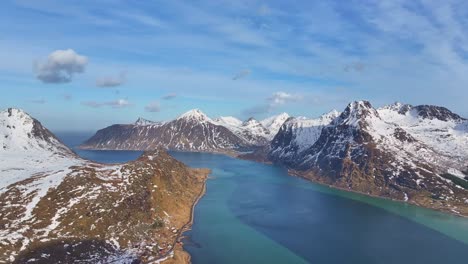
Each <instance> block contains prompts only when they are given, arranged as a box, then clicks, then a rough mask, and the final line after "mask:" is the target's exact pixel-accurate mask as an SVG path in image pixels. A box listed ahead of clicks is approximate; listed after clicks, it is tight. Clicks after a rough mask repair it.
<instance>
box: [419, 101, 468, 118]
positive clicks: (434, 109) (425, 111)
mask: <svg viewBox="0 0 468 264" xmlns="http://www.w3.org/2000/svg"><path fill="white" fill-rule="evenodd" d="M413 109H414V111H416V113H417V114H418V116H420V117H422V118H427V119H431V120H432V119H438V120H441V121H449V120H455V121H460V120H464V119H463V118H462V117H461V116H459V115H457V114H455V113H453V112H452V111H450V110H448V109H447V108H445V107H442V106H435V105H418V106H415V107H413Z"/></svg>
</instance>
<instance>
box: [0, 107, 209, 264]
mask: <svg viewBox="0 0 468 264" xmlns="http://www.w3.org/2000/svg"><path fill="white" fill-rule="evenodd" d="M207 174H208V171H206V170H195V169H190V168H188V167H186V166H185V165H184V164H182V163H180V162H178V161H176V160H175V159H173V158H172V157H171V156H169V155H168V154H167V153H165V151H163V150H154V151H152V152H147V153H145V154H144V155H142V156H141V157H140V158H139V159H137V160H136V161H132V162H128V163H124V164H115V165H105V164H100V163H96V162H92V161H88V160H84V159H82V158H80V157H78V156H77V155H76V154H75V153H74V152H73V151H72V150H70V149H69V148H68V147H66V146H65V145H64V144H62V142H60V140H58V139H57V138H56V137H55V136H54V135H53V134H52V133H51V132H50V131H49V130H47V129H46V128H45V127H43V126H42V125H41V123H40V122H39V121H37V120H36V119H34V118H32V117H31V116H30V115H28V114H27V113H25V112H24V111H22V110H19V109H13V108H10V109H7V110H5V111H1V112H0V263H32V261H34V263H114V262H115V263H141V262H143V263H148V262H151V261H156V260H158V259H160V258H164V257H166V256H169V255H171V254H178V253H177V252H180V250H179V249H177V248H176V249H174V248H173V246H174V245H176V244H175V243H176V239H177V237H178V235H179V234H180V233H181V230H180V229H181V228H182V227H183V226H185V225H186V224H187V222H189V220H190V218H191V208H192V205H193V203H194V202H195V200H196V199H197V197H198V195H199V194H200V192H201V190H202V187H203V184H204V180H205V179H206V176H207ZM175 200H177V203H175V202H174V201H175Z"/></svg>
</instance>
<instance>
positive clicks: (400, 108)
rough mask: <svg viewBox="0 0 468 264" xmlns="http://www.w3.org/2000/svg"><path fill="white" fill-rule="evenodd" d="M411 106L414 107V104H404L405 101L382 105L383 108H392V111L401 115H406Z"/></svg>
mask: <svg viewBox="0 0 468 264" xmlns="http://www.w3.org/2000/svg"><path fill="white" fill-rule="evenodd" d="M411 108H413V106H412V105H410V104H403V103H400V102H394V103H393V104H390V105H386V106H384V107H382V108H381V109H388V110H392V111H395V112H397V113H399V114H401V115H404V114H406V113H408V112H409V111H410V110H411Z"/></svg>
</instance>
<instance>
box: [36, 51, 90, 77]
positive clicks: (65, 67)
mask: <svg viewBox="0 0 468 264" xmlns="http://www.w3.org/2000/svg"><path fill="white" fill-rule="evenodd" d="M87 64H88V58H87V57H85V56H82V55H79V54H78V53H76V52H75V51H74V50H72V49H67V50H56V51H54V52H52V53H51V54H49V56H48V57H47V60H46V61H45V62H44V63H40V62H39V63H36V65H35V70H36V77H37V78H38V79H39V80H41V81H42V82H44V83H67V82H71V81H72V78H73V75H74V74H76V73H82V72H84V70H85V67H86V65H87Z"/></svg>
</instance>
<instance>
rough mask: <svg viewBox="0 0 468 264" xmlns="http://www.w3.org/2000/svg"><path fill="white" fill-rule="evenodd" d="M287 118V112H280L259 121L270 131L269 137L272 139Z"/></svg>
mask: <svg viewBox="0 0 468 264" xmlns="http://www.w3.org/2000/svg"><path fill="white" fill-rule="evenodd" d="M288 118H289V115H288V114H287V113H281V114H279V115H276V116H271V117H269V118H266V119H263V120H262V121H260V123H261V124H262V126H263V127H265V128H266V129H268V131H270V135H269V139H270V140H271V139H273V137H275V135H276V134H277V133H278V131H279V130H280V128H281V126H282V125H283V123H284V122H285V121H286V120H287V119H288Z"/></svg>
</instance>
